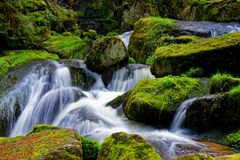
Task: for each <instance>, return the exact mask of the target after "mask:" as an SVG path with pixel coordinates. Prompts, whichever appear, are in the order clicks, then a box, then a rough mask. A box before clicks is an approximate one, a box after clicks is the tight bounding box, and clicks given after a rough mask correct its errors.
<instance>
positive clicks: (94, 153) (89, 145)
mask: <svg viewBox="0 0 240 160" xmlns="http://www.w3.org/2000/svg"><path fill="white" fill-rule="evenodd" d="M81 143H82V149H83V160H97V157H98V152H99V151H100V148H101V145H100V144H99V142H98V141H96V140H91V139H88V138H85V137H81Z"/></svg>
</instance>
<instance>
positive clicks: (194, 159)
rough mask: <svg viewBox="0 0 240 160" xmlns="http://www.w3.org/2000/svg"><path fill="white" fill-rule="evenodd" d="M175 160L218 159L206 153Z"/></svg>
mask: <svg viewBox="0 0 240 160" xmlns="http://www.w3.org/2000/svg"><path fill="white" fill-rule="evenodd" d="M173 160H217V159H216V158H214V157H212V156H210V155H208V154H205V153H198V154H190V155H186V156H182V157H178V158H174V159H173Z"/></svg>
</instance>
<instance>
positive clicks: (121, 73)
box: [0, 32, 204, 160]
mask: <svg viewBox="0 0 240 160" xmlns="http://www.w3.org/2000/svg"><path fill="white" fill-rule="evenodd" d="M130 34H131V32H128V33H127V34H125V35H122V39H123V41H124V42H125V44H126V45H127V44H128V42H129V37H130ZM77 63H78V67H79V68H82V69H83V70H84V71H85V72H86V73H87V75H88V76H91V77H92V78H94V79H95V80H96V82H95V84H94V85H93V86H92V87H91V89H90V90H82V89H80V88H79V87H76V86H73V85H72V80H71V73H70V71H69V68H68V67H67V66H65V65H64V64H60V63H58V62H55V61H44V62H39V63H37V64H35V65H33V66H32V67H31V71H30V72H29V73H28V74H27V75H25V76H24V78H23V79H21V80H19V81H18V82H17V83H16V84H15V85H14V86H13V87H12V88H10V89H9V90H7V91H6V93H5V94H4V96H2V97H1V98H0V109H1V110H2V112H0V119H1V118H2V117H7V121H8V134H9V136H10V137H13V136H18V135H24V134H27V133H28V132H30V131H31V130H32V128H33V127H34V125H36V124H43V123H44V124H52V125H56V126H61V127H66V128H74V129H76V130H77V131H78V132H79V133H80V134H81V135H82V136H86V137H90V138H94V139H97V140H99V141H100V142H103V140H104V139H105V138H106V137H108V136H110V135H111V134H112V133H115V132H119V131H124V132H127V133H135V134H139V135H141V136H143V137H144V138H145V139H146V140H148V141H149V142H150V143H151V144H152V145H153V146H154V147H155V148H156V150H157V152H158V153H159V154H160V155H161V156H162V157H163V158H164V159H166V160H168V159H171V158H172V157H175V156H178V155H180V154H183V153H182V152H181V151H179V150H181V149H180V148H182V147H184V145H188V146H189V145H190V146H192V148H198V151H199V149H200V150H201V149H203V148H204V146H203V145H199V143H197V142H195V141H193V140H192V139H191V135H190V134H189V132H188V131H187V130H184V129H181V123H182V122H183V121H184V112H185V111H186V109H187V107H188V106H189V103H191V102H193V101H194V99H191V100H188V101H185V102H183V104H182V105H181V106H180V108H179V110H178V112H177V113H176V116H175V118H174V120H173V124H172V127H171V130H170V131H171V132H170V131H168V130H167V129H159V128H154V127H151V126H147V125H144V124H141V123H137V122H134V121H129V120H128V119H127V118H126V117H125V116H124V114H123V113H122V108H121V106H119V107H118V108H117V109H113V108H112V107H110V106H107V105H106V104H107V103H108V102H109V101H111V100H113V99H114V98H116V97H117V96H119V95H122V94H123V93H125V92H126V91H128V90H129V89H131V88H133V87H134V85H135V84H136V83H137V82H138V81H139V80H141V79H144V78H154V76H153V75H152V74H151V72H150V69H149V67H148V66H145V65H141V64H130V65H128V66H126V67H123V68H121V69H119V70H117V71H116V72H115V73H114V75H113V77H112V80H111V82H110V84H109V85H108V86H105V85H104V83H103V81H102V78H101V75H98V74H96V73H93V72H91V71H90V70H88V69H87V68H86V66H85V65H84V64H83V63H82V62H81V61H77ZM16 112H18V113H19V117H18V118H16V115H17V114H16ZM194 151H195V150H194V149H190V150H189V151H186V150H185V151H184V153H188V152H189V153H191V152H194ZM195 152H196V151H195Z"/></svg>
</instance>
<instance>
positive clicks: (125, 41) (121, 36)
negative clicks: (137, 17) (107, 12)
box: [119, 31, 133, 48]
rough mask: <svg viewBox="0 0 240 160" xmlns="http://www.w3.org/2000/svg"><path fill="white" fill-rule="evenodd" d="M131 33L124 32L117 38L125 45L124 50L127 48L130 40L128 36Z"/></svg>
mask: <svg viewBox="0 0 240 160" xmlns="http://www.w3.org/2000/svg"><path fill="white" fill-rule="evenodd" d="M132 33H133V31H129V32H125V33H123V34H122V35H120V36H119V37H120V38H121V39H122V41H123V43H124V44H125V46H126V48H128V45H129V39H130V36H131V34H132Z"/></svg>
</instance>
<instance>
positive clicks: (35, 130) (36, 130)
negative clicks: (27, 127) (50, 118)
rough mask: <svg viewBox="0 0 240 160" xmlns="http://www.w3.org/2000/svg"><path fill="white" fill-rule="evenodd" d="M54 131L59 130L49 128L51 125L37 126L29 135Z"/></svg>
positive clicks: (54, 127)
mask: <svg viewBox="0 0 240 160" xmlns="http://www.w3.org/2000/svg"><path fill="white" fill-rule="evenodd" d="M55 129H60V127H57V126H51V125H48V124H38V125H36V126H34V128H33V130H32V132H30V133H29V134H33V133H37V132H42V131H45V130H55Z"/></svg>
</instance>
